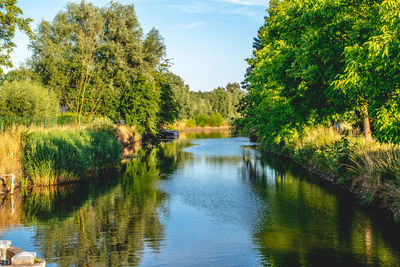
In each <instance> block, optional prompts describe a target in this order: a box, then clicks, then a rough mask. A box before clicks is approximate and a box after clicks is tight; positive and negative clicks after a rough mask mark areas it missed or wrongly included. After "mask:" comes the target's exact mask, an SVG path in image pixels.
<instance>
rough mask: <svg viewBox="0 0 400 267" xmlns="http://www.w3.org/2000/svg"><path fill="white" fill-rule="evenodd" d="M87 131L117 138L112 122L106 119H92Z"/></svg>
mask: <svg viewBox="0 0 400 267" xmlns="http://www.w3.org/2000/svg"><path fill="white" fill-rule="evenodd" d="M88 129H89V130H91V131H94V132H107V133H109V134H110V135H112V136H115V137H117V128H116V127H115V125H114V123H113V122H112V120H110V119H109V118H106V117H101V118H96V119H94V120H93V121H92V122H91V123H90V124H89V126H88Z"/></svg>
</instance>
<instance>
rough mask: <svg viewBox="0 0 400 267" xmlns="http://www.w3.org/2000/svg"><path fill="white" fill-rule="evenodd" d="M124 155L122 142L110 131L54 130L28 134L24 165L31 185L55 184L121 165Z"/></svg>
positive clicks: (79, 178) (72, 180)
mask: <svg viewBox="0 0 400 267" xmlns="http://www.w3.org/2000/svg"><path fill="white" fill-rule="evenodd" d="M121 154H122V147H121V145H120V144H119V143H118V141H117V139H116V138H115V136H113V135H112V134H110V133H109V132H105V131H100V130H99V131H95V130H90V129H78V130H75V129H66V130H59V129H54V130H49V131H36V132H32V133H30V134H29V135H28V136H27V137H26V140H25V149H24V156H23V164H24V168H25V176H26V177H27V179H29V182H30V184H34V185H53V184H62V183H69V182H74V181H78V180H81V179H84V178H85V177H87V176H88V175H90V174H91V173H97V172H98V171H99V170H102V169H106V168H110V167H115V166H119V164H120V160H121Z"/></svg>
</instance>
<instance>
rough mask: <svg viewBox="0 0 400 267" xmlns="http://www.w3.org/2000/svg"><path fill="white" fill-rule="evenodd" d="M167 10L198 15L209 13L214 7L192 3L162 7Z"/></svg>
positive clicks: (201, 3)
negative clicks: (171, 9)
mask: <svg viewBox="0 0 400 267" xmlns="http://www.w3.org/2000/svg"><path fill="white" fill-rule="evenodd" d="M164 6H165V7H167V8H174V9H177V10H179V11H181V12H183V13H190V14H200V13H208V12H211V11H212V10H213V9H214V7H212V6H210V5H207V4H206V3H204V2H192V3H189V4H170V5H164Z"/></svg>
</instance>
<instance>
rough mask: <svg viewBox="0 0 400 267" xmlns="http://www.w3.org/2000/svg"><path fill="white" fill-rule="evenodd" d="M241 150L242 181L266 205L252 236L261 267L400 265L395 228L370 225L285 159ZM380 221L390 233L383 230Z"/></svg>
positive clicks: (347, 199)
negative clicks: (249, 183) (250, 185)
mask: <svg viewBox="0 0 400 267" xmlns="http://www.w3.org/2000/svg"><path fill="white" fill-rule="evenodd" d="M244 151H245V152H244V153H243V155H242V161H243V163H244V164H243V168H242V177H243V179H247V180H248V181H250V182H251V184H252V188H253V190H254V192H255V193H256V194H257V195H258V196H259V197H260V199H261V200H262V201H263V202H264V204H263V207H264V209H265V210H264V211H263V212H261V213H260V214H262V218H261V219H260V223H259V225H258V226H257V227H256V228H255V229H254V233H253V238H254V240H255V242H256V243H257V246H258V250H259V253H260V256H261V257H262V262H263V263H264V264H265V265H270V264H272V265H275V266H298V265H303V266H304V265H305V266H309V265H311V266H342V265H343V266H344V265H346V266H357V265H371V264H372V265H376V264H378V265H385V266H396V265H397V264H398V263H399V259H400V255H399V253H398V251H399V249H398V248H400V244H399V241H398V238H397V237H398V236H397V237H396V235H397V232H398V231H396V230H395V229H396V227H398V225H392V227H390V224H391V223H390V222H382V221H381V222H376V221H373V220H372V219H371V218H373V216H372V217H371V214H369V216H368V215H367V212H366V211H363V210H360V209H357V208H356V207H355V205H354V199H352V198H351V196H349V195H345V194H343V192H336V193H334V192H332V190H333V189H331V188H329V187H327V186H324V185H321V184H320V183H318V182H317V181H316V179H315V178H313V177H310V175H308V174H307V173H305V172H304V171H303V170H302V169H301V168H300V167H298V166H297V165H295V164H292V163H291V162H289V161H287V160H285V159H282V158H278V157H277V156H276V155H265V156H262V157H261V155H260V154H259V153H258V152H256V151H255V150H250V149H246V150H244ZM336 191H337V190H336ZM341 194H342V195H343V196H341ZM378 223H379V224H380V225H377V224H378ZM382 223H385V224H386V225H387V226H388V227H389V229H391V230H389V229H382ZM388 233H391V234H392V236H390V234H389V235H388ZM393 234H394V236H393ZM387 241H390V242H389V243H388V242H387Z"/></svg>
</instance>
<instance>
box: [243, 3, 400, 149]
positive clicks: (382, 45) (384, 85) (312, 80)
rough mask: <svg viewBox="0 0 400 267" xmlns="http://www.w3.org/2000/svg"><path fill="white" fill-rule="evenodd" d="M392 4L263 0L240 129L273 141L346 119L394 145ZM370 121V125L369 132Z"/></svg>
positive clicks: (397, 47) (396, 45)
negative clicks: (267, 3)
mask: <svg viewBox="0 0 400 267" xmlns="http://www.w3.org/2000/svg"><path fill="white" fill-rule="evenodd" d="M398 7H399V3H398V1H389V0H387V1H351V0H339V1H324V0H316V1H305V0H299V1H287V0H284V1H271V2H270V6H269V9H268V16H266V18H265V24H264V25H263V26H262V27H261V28H260V30H259V32H258V35H257V38H255V42H254V46H253V47H254V50H253V56H252V57H251V58H249V59H247V62H248V64H249V69H248V71H247V73H246V79H245V81H244V87H245V88H246V89H247V90H248V91H249V95H248V97H247V98H246V99H244V100H243V102H242V106H241V113H242V115H243V117H244V118H243V119H240V120H238V121H237V122H236V124H237V125H239V126H241V127H243V131H244V132H249V131H252V130H254V129H256V130H257V135H258V136H259V137H260V138H261V139H265V140H268V141H269V142H276V143H280V142H281V141H282V140H283V138H285V135H291V134H292V132H293V131H298V130H299V129H302V128H303V127H306V126H312V125H316V124H324V125H326V126H327V125H331V124H332V123H338V122H345V121H347V122H351V123H352V124H353V126H354V127H359V126H360V125H362V126H363V129H364V132H365V134H366V137H369V135H370V134H369V133H370V132H371V131H372V133H373V135H374V136H375V137H376V138H377V139H378V140H379V141H382V142H398V136H399V135H398V132H399V129H400V128H399V124H398V118H399V114H398V102H399V99H400V98H399V97H398V95H399V94H398V84H399V83H398V77H397V76H398V74H397V73H398V54H399V51H400V41H399V38H398V37H399V36H400V35H399V29H398V25H399V22H400V19H399V16H398V14H399V11H398V10H399V9H398ZM370 121H371V122H372V123H373V127H372V129H371V127H370Z"/></svg>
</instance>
